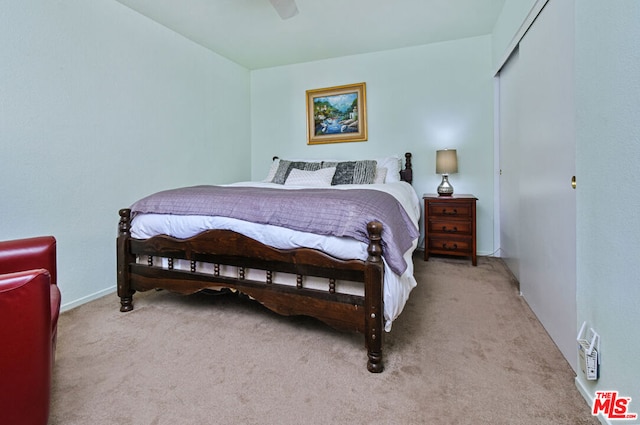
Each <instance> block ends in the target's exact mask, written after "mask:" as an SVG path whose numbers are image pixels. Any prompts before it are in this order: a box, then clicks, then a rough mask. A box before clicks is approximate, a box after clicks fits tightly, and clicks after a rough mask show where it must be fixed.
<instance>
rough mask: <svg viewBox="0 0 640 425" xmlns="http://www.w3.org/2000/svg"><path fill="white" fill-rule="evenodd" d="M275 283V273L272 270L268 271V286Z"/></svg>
mask: <svg viewBox="0 0 640 425" xmlns="http://www.w3.org/2000/svg"><path fill="white" fill-rule="evenodd" d="M271 283H273V272H272V271H271V270H267V284H271Z"/></svg>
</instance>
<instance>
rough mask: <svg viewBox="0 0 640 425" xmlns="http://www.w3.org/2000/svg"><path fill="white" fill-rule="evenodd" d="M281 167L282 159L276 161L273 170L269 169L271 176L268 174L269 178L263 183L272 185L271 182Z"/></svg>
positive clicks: (272, 165)
mask: <svg viewBox="0 0 640 425" xmlns="http://www.w3.org/2000/svg"><path fill="white" fill-rule="evenodd" d="M279 165H280V158H276V159H274V160H273V162H272V163H271V168H269V174H267V178H266V179H264V180H263V182H265V183H271V181H272V180H273V178H274V177H275V175H276V172H277V171H278V166H279Z"/></svg>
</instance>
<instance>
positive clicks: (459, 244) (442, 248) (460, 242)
mask: <svg viewBox="0 0 640 425" xmlns="http://www.w3.org/2000/svg"><path fill="white" fill-rule="evenodd" d="M471 244H472V240H471V238H462V239H456V238H439V237H437V236H434V237H431V238H429V251H431V252H432V253H435V254H467V255H470V253H471Z"/></svg>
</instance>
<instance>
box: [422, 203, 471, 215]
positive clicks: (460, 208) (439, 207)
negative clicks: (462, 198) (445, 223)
mask: <svg viewBox="0 0 640 425" xmlns="http://www.w3.org/2000/svg"><path fill="white" fill-rule="evenodd" d="M471 208H472V206H471V205H470V204H469V203H468V202H464V203H454V202H447V203H444V202H442V203H441V202H429V217H447V218H461V219H469V218H470V217H471Z"/></svg>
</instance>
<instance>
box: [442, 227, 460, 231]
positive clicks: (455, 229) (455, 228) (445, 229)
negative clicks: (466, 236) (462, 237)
mask: <svg viewBox="0 0 640 425" xmlns="http://www.w3.org/2000/svg"><path fill="white" fill-rule="evenodd" d="M442 231H443V232H445V233H457V232H458V228H457V227H454V228H453V229H447V226H442Z"/></svg>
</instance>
